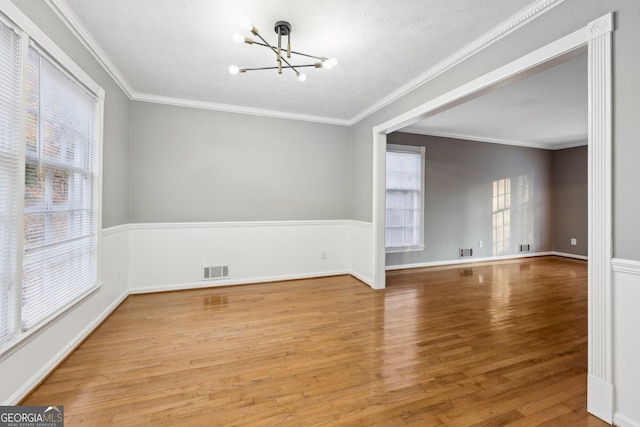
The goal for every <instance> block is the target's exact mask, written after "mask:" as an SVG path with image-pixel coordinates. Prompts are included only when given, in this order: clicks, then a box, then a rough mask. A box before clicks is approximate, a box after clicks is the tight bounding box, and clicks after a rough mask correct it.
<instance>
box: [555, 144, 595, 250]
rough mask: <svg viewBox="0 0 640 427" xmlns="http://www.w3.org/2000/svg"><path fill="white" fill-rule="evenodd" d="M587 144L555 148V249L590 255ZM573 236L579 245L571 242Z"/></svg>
mask: <svg viewBox="0 0 640 427" xmlns="http://www.w3.org/2000/svg"><path fill="white" fill-rule="evenodd" d="M587 153H588V150H587V146H583V147H576V148H567V149H565V150H556V151H553V154H552V170H553V200H554V203H553V206H554V210H553V250H554V251H558V252H565V253H570V254H574V255H584V256H587V240H588V235H589V234H588V233H589V231H588V227H589V222H588V217H589V215H588V205H587V201H588V189H587V187H588V185H587V184H588V181H587V178H588V164H587ZM571 238H575V239H576V243H577V244H576V245H575V246H572V245H571Z"/></svg>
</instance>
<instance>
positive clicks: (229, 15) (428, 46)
mask: <svg viewBox="0 0 640 427" xmlns="http://www.w3.org/2000/svg"><path fill="white" fill-rule="evenodd" d="M61 2H62V3H66V5H67V6H68V7H69V8H70V9H71V10H72V12H73V13H74V14H75V15H76V17H77V18H78V20H79V22H80V23H81V25H82V26H83V27H84V29H86V30H87V32H88V33H89V34H90V35H91V36H92V38H93V39H94V40H95V41H96V42H97V44H98V46H99V47H100V49H101V50H102V51H103V52H104V53H105V54H106V56H107V57H108V59H109V61H110V62H111V63H112V64H113V65H114V67H115V69H116V73H119V74H120V75H121V76H122V77H123V79H124V80H125V81H126V84H127V85H128V86H129V87H130V88H131V90H132V92H134V93H135V94H138V95H145V94H146V95H152V96H160V97H170V98H177V99H181V100H191V101H197V102H204V103H215V104H225V105H230V106H236V107H246V108H254V109H266V110H272V111H279V112H287V113H293V114H298V115H309V116H317V117H323V118H327V119H330V120H337V121H344V122H349V121H352V120H353V119H354V117H357V116H358V115H360V114H361V113H362V112H363V111H366V110H367V109H369V108H370V107H371V106H372V105H374V104H376V103H377V102H379V101H380V100H381V99H383V98H384V97H386V96H388V95H389V94H391V93H392V92H394V91H395V90H397V89H398V88H400V87H401V86H403V85H405V84H407V83H408V82H410V81H411V80H412V79H415V78H416V77H418V76H419V75H420V74H422V73H424V72H425V71H427V70H429V69H431V68H432V67H434V66H436V65H437V64H438V63H439V62H441V61H443V60H444V59H446V58H447V57H449V56H450V55H452V54H453V53H455V52H456V51H458V50H460V49H462V48H463V47H465V46H466V45H468V44H469V43H471V42H473V41H474V40H476V39H478V38H479V37H481V36H483V35H484V34H486V33H487V32H489V31H490V30H492V29H493V28H495V27H497V26H498V25H499V24H501V23H503V22H504V21H506V20H507V19H509V18H511V17H512V16H513V15H515V14H517V13H518V12H520V11H521V10H523V9H525V8H527V7H529V6H531V5H532V4H534V3H536V2H535V1H533V0H296V1H292V0H269V1H264V0H261V1H258V0H254V1H250V0H233V1H232V0H109V1H98V0H91V1H89V0H58V1H57V3H61ZM243 17H248V18H249V19H250V20H251V22H252V23H253V25H255V26H256V27H257V28H258V29H259V30H260V33H261V35H263V37H265V38H266V39H267V41H270V42H272V43H275V40H276V35H275V33H274V32H273V24H274V22H275V21H278V20H286V21H289V22H290V23H291V24H292V27H293V28H292V34H291V39H292V45H293V49H294V50H299V51H302V52H305V53H311V54H314V55H319V56H326V57H336V58H337V59H338V65H337V66H336V67H335V68H334V69H332V70H324V69H309V70H308V71H307V73H306V74H307V76H308V78H307V81H306V82H299V81H298V80H297V79H296V78H295V75H294V74H293V73H292V72H289V73H287V72H286V70H285V73H284V74H283V75H278V74H277V73H276V72H275V71H259V72H254V73H247V74H240V75H235V76H233V75H230V74H229V72H228V67H229V65H231V64H235V65H239V66H248V67H254V66H269V65H275V60H274V55H273V54H272V53H270V52H268V51H267V50H266V49H265V48H262V47H258V46H249V45H245V44H235V43H234V42H233V41H232V38H231V36H232V35H233V33H234V32H241V33H243V34H244V33H245V32H243V31H242V29H241V27H240V21H241V20H242V18H243ZM247 35H248V34H247ZM143 98H144V96H143Z"/></svg>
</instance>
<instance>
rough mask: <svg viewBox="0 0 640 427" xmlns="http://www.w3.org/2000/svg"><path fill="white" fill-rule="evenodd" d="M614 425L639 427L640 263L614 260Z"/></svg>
mask: <svg viewBox="0 0 640 427" xmlns="http://www.w3.org/2000/svg"><path fill="white" fill-rule="evenodd" d="M611 267H612V270H613V301H612V303H613V304H612V305H613V378H614V380H613V384H614V386H615V393H614V396H615V397H614V408H615V410H614V414H613V422H614V424H615V425H617V426H620V427H640V262H638V261H631V260H624V259H615V258H614V259H613V260H612V261H611Z"/></svg>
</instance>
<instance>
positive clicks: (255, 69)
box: [245, 64, 316, 71]
mask: <svg viewBox="0 0 640 427" xmlns="http://www.w3.org/2000/svg"><path fill="white" fill-rule="evenodd" d="M315 66H316V64H305V65H296V66H295V68H305V67H315ZM282 68H294V67H293V66H288V65H283V66H282ZM277 69H278V67H277V66H276V67H257V68H245V71H259V70H277Z"/></svg>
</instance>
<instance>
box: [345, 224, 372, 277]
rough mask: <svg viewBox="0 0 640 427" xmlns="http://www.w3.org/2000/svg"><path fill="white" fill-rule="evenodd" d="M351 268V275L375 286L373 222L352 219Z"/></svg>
mask: <svg viewBox="0 0 640 427" xmlns="http://www.w3.org/2000/svg"><path fill="white" fill-rule="evenodd" d="M350 232H351V235H350V240H351V244H350V248H349V249H350V250H349V252H350V256H349V269H350V270H351V275H352V276H354V277H356V278H358V279H359V280H361V281H363V282H364V283H366V284H367V285H369V286H373V224H371V223H370V222H362V221H351V227H350Z"/></svg>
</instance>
